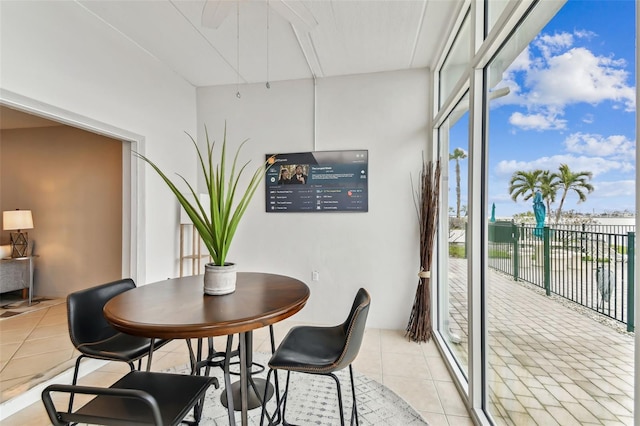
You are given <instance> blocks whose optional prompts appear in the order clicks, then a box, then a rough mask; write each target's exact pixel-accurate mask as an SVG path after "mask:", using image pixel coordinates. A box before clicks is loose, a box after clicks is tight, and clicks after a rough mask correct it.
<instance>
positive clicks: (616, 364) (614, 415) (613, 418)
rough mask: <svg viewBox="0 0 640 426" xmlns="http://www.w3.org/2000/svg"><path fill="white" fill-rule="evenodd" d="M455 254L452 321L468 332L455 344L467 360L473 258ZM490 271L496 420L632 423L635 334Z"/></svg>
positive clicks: (491, 371) (491, 368)
mask: <svg viewBox="0 0 640 426" xmlns="http://www.w3.org/2000/svg"><path fill="white" fill-rule="evenodd" d="M449 260H450V267H449V268H450V269H449V271H450V272H449V273H450V276H451V277H453V278H451V280H450V295H449V297H450V310H451V311H450V312H451V321H452V322H451V327H450V328H451V330H452V331H453V332H455V333H456V334H459V337H460V338H461V342H460V344H451V347H452V348H453V351H454V353H455V354H456V357H457V358H458V359H459V360H460V362H461V363H462V364H463V365H466V363H467V361H468V353H467V351H468V335H467V331H468V324H467V319H466V318H467V288H466V284H467V280H466V276H467V275H466V261H465V260H464V259H449ZM487 278H488V280H487V281H488V283H487V284H488V289H489V301H488V305H489V307H490V310H489V315H488V327H489V345H488V346H489V354H488V362H489V368H488V371H487V373H488V376H489V394H490V397H489V406H490V412H491V414H492V416H493V418H494V420H495V421H496V422H497V423H498V424H504V425H517V426H522V425H545V426H546V425H552V424H560V425H563V426H565V425H584V424H601V425H602V424H606V425H632V424H633V394H634V388H633V371H634V370H633V368H634V367H633V366H634V337H633V335H632V334H630V333H624V332H620V331H619V327H616V326H615V325H614V326H609V325H607V321H602V322H600V321H596V320H595V319H594V318H593V315H592V314H591V315H587V314H585V311H584V309H583V308H579V307H576V308H571V307H568V306H567V303H566V302H564V303H560V301H559V300H558V298H557V297H548V296H546V295H544V292H543V291H541V290H538V289H537V288H534V287H533V286H530V285H527V284H523V283H521V282H515V281H513V279H512V277H510V276H507V275H505V274H502V273H500V272H496V271H494V270H489V272H488V274H487ZM576 306H577V305H576ZM465 370H466V368H465Z"/></svg>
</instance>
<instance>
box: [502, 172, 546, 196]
mask: <svg viewBox="0 0 640 426" xmlns="http://www.w3.org/2000/svg"><path fill="white" fill-rule="evenodd" d="M543 173H544V172H543V171H542V170H534V171H532V172H525V171H522V170H520V171H517V172H515V173H514V174H513V175H511V180H510V181H509V194H511V199H512V200H513V201H518V197H522V199H523V200H524V201H527V200H530V199H531V198H532V197H533V195H534V194H535V193H536V191H537V190H538V189H539V187H540V175H542V174H543Z"/></svg>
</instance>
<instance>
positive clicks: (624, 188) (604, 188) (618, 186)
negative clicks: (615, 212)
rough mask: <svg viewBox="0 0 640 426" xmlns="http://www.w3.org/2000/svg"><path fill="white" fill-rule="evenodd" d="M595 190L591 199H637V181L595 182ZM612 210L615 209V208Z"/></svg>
mask: <svg viewBox="0 0 640 426" xmlns="http://www.w3.org/2000/svg"><path fill="white" fill-rule="evenodd" d="M593 186H594V190H593V192H592V193H591V195H590V197H594V198H613V197H635V195H636V181H635V180H619V181H615V182H594V183H593ZM610 208H612V209H615V207H614V206H610Z"/></svg>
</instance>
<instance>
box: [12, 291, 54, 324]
mask: <svg viewBox="0 0 640 426" xmlns="http://www.w3.org/2000/svg"><path fill="white" fill-rule="evenodd" d="M61 303H65V299H64V298H47V297H38V296H36V297H34V298H33V300H31V305H29V300H28V299H22V298H21V297H20V296H18V295H16V294H12V293H4V294H2V295H0V321H2V320H5V319H8V318H14V317H16V316H17V315H21V314H26V313H29V312H35V311H38V310H40V309H46V308H50V307H52V306H56V305H59V304H61Z"/></svg>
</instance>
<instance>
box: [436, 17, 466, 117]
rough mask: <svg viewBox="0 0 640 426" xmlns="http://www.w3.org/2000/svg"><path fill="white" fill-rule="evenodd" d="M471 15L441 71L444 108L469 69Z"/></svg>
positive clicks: (464, 22) (441, 93) (441, 99)
mask: <svg viewBox="0 0 640 426" xmlns="http://www.w3.org/2000/svg"><path fill="white" fill-rule="evenodd" d="M469 22H470V18H469V14H467V16H466V17H465V19H464V21H463V23H462V27H461V28H460V32H459V33H458V35H457V36H456V38H455V40H454V42H453V45H452V46H451V50H449V53H448V54H447V58H446V59H445V60H444V63H443V64H442V68H441V69H440V73H439V75H440V92H439V93H440V102H439V105H440V106H442V104H443V103H444V101H445V100H446V99H447V97H448V96H449V95H451V91H452V90H453V88H454V86H455V85H456V83H457V82H458V80H460V78H461V77H462V76H463V75H464V73H465V71H466V70H467V69H468V68H469V63H470V52H471V50H470V49H471V38H470V37H471V32H470V24H469Z"/></svg>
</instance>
